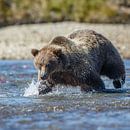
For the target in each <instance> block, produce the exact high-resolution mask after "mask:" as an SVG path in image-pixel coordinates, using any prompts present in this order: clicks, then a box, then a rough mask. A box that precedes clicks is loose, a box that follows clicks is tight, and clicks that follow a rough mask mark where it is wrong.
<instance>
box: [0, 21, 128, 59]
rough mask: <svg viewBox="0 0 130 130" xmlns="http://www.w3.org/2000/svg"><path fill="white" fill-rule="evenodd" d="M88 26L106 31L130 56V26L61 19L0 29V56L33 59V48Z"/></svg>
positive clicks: (119, 47)
mask: <svg viewBox="0 0 130 130" xmlns="http://www.w3.org/2000/svg"><path fill="white" fill-rule="evenodd" d="M85 28H86V29H93V30H95V31H97V32H99V33H101V34H103V35H104V36H105V37H107V38H108V39H109V40H111V41H112V43H113V44H114V45H115V47H116V48H117V49H118V50H119V52H120V54H121V55H122V57H123V58H130V25H128V24H127V25H124V24H85V23H75V22H61V23H43V24H28V25H15V26H8V27H4V28H0V59H31V58H32V56H31V53H30V51H31V49H32V48H38V49H39V48H41V47H42V46H43V45H45V44H48V43H49V41H50V40H51V39H52V38H53V37H55V36H57V35H67V34H69V33H71V32H72V31H74V30H77V29H85Z"/></svg>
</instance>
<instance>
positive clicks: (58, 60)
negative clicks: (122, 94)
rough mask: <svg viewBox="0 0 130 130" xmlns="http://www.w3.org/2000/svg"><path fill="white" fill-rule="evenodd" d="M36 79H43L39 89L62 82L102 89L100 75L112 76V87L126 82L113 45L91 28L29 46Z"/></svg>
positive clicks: (86, 88)
mask: <svg viewBox="0 0 130 130" xmlns="http://www.w3.org/2000/svg"><path fill="white" fill-rule="evenodd" d="M32 54H33V56H34V64H35V66H36V67H37V68H38V70H39V74H38V75H39V76H38V77H39V80H40V79H42V80H43V81H42V82H44V83H43V84H45V85H41V86H44V87H40V89H39V93H46V92H49V91H51V89H52V87H53V86H55V85H57V84H61V85H72V86H81V90H84V91H90V90H96V91H102V90H104V89H105V85H104V83H103V81H102V80H101V78H100V76H101V75H105V76H107V77H109V78H110V79H112V80H113V84H114V87H115V88H120V87H121V86H122V85H123V84H124V82H125V67H124V63H123V61H122V59H121V57H120V55H119V53H118V51H117V50H116V49H115V47H114V46H113V45H112V43H111V42H110V41H109V40H108V39H106V38H105V37H104V36H102V35H101V34H98V33H96V32H95V31H92V30H78V31H75V32H73V33H71V34H70V35H68V36H67V37H64V36H58V37H55V38H54V39H53V40H52V41H51V42H50V43H49V45H47V46H45V47H43V48H42V49H41V50H36V49H33V50H32Z"/></svg>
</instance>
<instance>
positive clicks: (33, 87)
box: [23, 80, 39, 97]
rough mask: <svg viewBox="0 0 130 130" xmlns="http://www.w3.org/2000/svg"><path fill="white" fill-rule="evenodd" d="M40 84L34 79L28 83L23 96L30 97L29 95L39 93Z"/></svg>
mask: <svg viewBox="0 0 130 130" xmlns="http://www.w3.org/2000/svg"><path fill="white" fill-rule="evenodd" d="M38 86H39V82H36V81H34V80H32V82H31V83H30V84H28V88H25V92H24V95H23V96H24V97H28V96H36V95H38V94H39V92H38Z"/></svg>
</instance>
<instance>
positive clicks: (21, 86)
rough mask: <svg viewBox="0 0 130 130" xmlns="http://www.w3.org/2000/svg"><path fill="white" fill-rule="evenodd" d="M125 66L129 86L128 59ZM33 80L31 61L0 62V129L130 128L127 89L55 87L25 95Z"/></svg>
mask: <svg viewBox="0 0 130 130" xmlns="http://www.w3.org/2000/svg"><path fill="white" fill-rule="evenodd" d="M125 66H126V74H127V77H126V84H125V86H124V89H130V60H125ZM33 79H34V80H36V70H35V68H34V67H33V63H32V61H25V60H24V61H21V60H20V61H0V130H43V129H44V130H130V92H127V93H117V94H114V93H111V94H105V93H87V94H83V93H81V92H80V90H79V88H77V89H72V88H71V89H69V88H68V89H65V88H62V89H60V88H56V89H55V90H54V91H53V92H52V93H50V94H47V95H44V96H37V95H32V96H27V93H26V96H24V95H25V90H26V89H27V88H28V87H29V84H31V82H32V80H33ZM104 81H105V83H106V87H107V88H113V86H112V84H111V81H109V80H108V79H104ZM31 89H32V90H33V88H31Z"/></svg>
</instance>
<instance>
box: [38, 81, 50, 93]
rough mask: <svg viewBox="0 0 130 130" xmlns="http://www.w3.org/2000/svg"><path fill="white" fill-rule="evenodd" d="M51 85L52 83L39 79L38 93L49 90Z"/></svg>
mask: <svg viewBox="0 0 130 130" xmlns="http://www.w3.org/2000/svg"><path fill="white" fill-rule="evenodd" d="M52 87H53V84H51V83H49V81H47V80H41V81H40V84H39V87H38V91H39V95H41V94H46V93H49V92H51V91H52Z"/></svg>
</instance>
